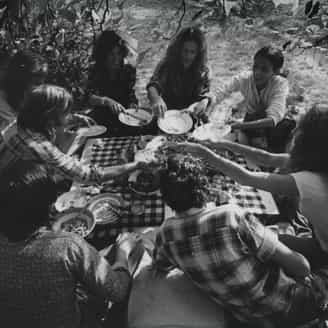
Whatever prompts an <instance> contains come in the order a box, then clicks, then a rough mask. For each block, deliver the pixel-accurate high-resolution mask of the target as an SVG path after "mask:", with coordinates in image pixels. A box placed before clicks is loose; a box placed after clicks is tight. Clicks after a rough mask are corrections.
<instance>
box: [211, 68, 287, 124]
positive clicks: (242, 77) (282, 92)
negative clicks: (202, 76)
mask: <svg viewBox="0 0 328 328" xmlns="http://www.w3.org/2000/svg"><path fill="white" fill-rule="evenodd" d="M233 92H240V93H241V94H242V95H243V97H244V102H245V106H246V112H247V113H248V114H255V113H258V112H264V115H263V116H264V117H270V118H272V119H273V121H274V124H275V125H276V124H277V123H279V122H280V121H281V120H282V119H283V117H284V116H285V114H286V99H287V95H288V92H289V87H288V81H287V80H286V79H285V78H283V77H281V76H278V75H274V76H273V77H272V78H271V79H270V80H269V82H268V84H267V86H266V87H265V88H264V89H262V90H261V91H260V92H259V91H258V90H257V88H256V85H255V81H254V77H253V73H252V72H243V73H241V74H239V75H237V76H235V77H233V78H232V79H231V80H230V81H229V82H228V83H227V84H225V85H222V86H220V87H218V88H217V89H216V90H215V102H216V103H219V102H221V101H222V100H223V99H225V98H226V97H228V96H229V95H230V94H232V93H233Z"/></svg>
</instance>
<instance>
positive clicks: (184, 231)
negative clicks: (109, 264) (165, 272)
mask: <svg viewBox="0 0 328 328" xmlns="http://www.w3.org/2000/svg"><path fill="white" fill-rule="evenodd" d="M160 181H161V192H162V195H163V199H164V202H165V203H166V204H167V205H168V206H170V207H171V208H172V209H173V210H174V211H175V216H173V217H171V218H168V219H167V220H165V221H164V223H163V224H162V226H161V227H160V229H159V231H158V233H157V237H156V251H155V260H156V264H157V266H158V267H159V268H160V269H168V268H172V267H178V268H179V269H180V270H182V271H183V272H184V273H185V274H186V275H187V276H188V277H189V278H190V279H191V280H192V281H193V283H195V284H196V285H197V286H198V287H199V288H200V289H201V290H202V291H204V292H205V293H206V294H207V295H208V296H209V297H211V298H212V299H213V300H214V301H216V302H217V303H218V304H219V305H221V306H222V307H223V308H224V309H225V310H227V311H228V312H230V313H232V314H233V316H234V317H235V318H237V319H238V320H241V321H244V322H247V323H250V324H251V326H252V327H256V326H259V327H263V323H264V322H267V321H270V322H273V323H275V324H278V325H279V324H280V325H279V326H280V327H282V326H283V327H287V326H291V325H293V324H299V323H304V322H306V321H309V320H311V319H313V318H315V317H316V316H317V315H318V313H319V310H318V309H319V305H320V303H321V302H322V298H321V293H318V292H316V291H317V288H315V287H318V286H320V289H321V291H322V292H323V290H324V289H326V288H324V287H325V285H326V284H327V277H328V276H327V273H325V272H324V270H321V271H320V272H315V273H312V275H311V276H310V274H311V271H310V265H309V263H308V261H307V260H306V258H305V257H304V256H303V255H301V254H299V253H297V252H295V251H292V250H291V249H289V248H288V247H287V246H285V245H284V244H283V243H281V242H280V241H279V240H278V238H277V235H276V234H275V233H274V232H273V231H272V230H270V229H269V228H268V227H264V226H263V225H262V224H261V223H260V222H259V221H258V220H256V218H255V217H254V216H252V215H250V214H246V213H244V212H243V211H242V210H241V209H240V208H238V207H236V206H234V205H224V206H220V207H216V208H208V207H207V206H206V200H207V194H208V181H207V178H206V176H205V175H204V168H203V165H202V163H201V161H200V160H198V159H195V158H193V157H191V156H190V155H189V156H185V155H181V154H179V156H177V157H173V158H170V159H169V160H168V163H167V168H166V169H165V170H163V171H162V172H161V180H160ZM309 276H310V277H311V278H310V277H309ZM282 322H283V324H282V325H281V323H282ZM284 324H285V325H284Z"/></svg>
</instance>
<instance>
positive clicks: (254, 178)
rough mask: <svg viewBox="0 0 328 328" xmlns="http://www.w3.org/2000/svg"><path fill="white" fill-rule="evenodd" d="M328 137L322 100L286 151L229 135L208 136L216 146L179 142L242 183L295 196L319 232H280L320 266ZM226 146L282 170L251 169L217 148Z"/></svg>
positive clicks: (327, 230) (326, 249)
mask: <svg viewBox="0 0 328 328" xmlns="http://www.w3.org/2000/svg"><path fill="white" fill-rule="evenodd" d="M326 140H328V105H326V104H317V105H315V106H313V107H312V108H311V109H310V110H309V111H308V112H307V113H306V114H305V116H304V117H303V118H302V119H301V121H300V123H299V125H298V126H297V127H296V129H295V131H294V135H293V140H292V142H291V145H290V151H289V153H286V154H273V153H269V152H267V151H264V150H260V149H256V148H253V147H250V146H246V145H241V144H237V143H234V142H230V141H226V140H222V141H220V142H217V143H211V142H208V141H206V145H207V146H208V147H211V148H213V149H214V151H212V150H210V149H209V148H207V147H205V146H203V145H199V144H195V143H182V144H180V145H178V146H175V147H176V148H177V149H179V148H180V149H183V150H184V151H187V152H189V153H192V154H194V155H196V156H199V157H202V158H204V159H205V160H206V161H207V162H209V163H210V165H211V167H212V168H213V169H215V170H217V171H219V172H222V173H223V174H225V175H227V176H230V177H231V178H232V179H233V180H235V181H236V182H238V183H241V184H243V185H247V186H252V187H254V188H257V189H262V190H266V191H268V192H271V193H272V194H274V195H284V196H286V197H288V198H289V199H291V200H294V201H295V202H296V204H297V206H298V209H299V211H300V213H301V214H302V215H304V216H305V218H306V219H307V220H308V221H309V223H310V224H311V225H312V227H313V235H314V238H301V237H293V236H287V235H282V236H280V238H281V240H282V241H284V242H285V243H286V244H287V245H288V246H289V247H290V248H292V249H295V250H297V251H299V252H300V253H302V254H304V255H305V256H306V257H307V258H308V260H309V261H310V263H311V264H312V265H313V266H314V267H316V266H318V265H321V264H323V263H328V220H327V212H328V153H327V152H326V151H325V148H324V147H323V143H325V142H326ZM221 150H229V151H232V152H234V153H238V154H241V155H243V156H245V157H246V158H248V159H249V160H251V161H252V162H254V163H255V164H257V165H260V166H262V167H263V166H266V167H271V168H272V167H275V168H280V169H281V173H269V172H253V171H250V170H248V169H246V168H244V167H242V166H240V165H239V164H236V163H234V162H232V161H230V160H228V159H226V158H224V157H222V156H220V155H219V154H218V153H216V152H215V151H221ZM282 172H283V173H282Z"/></svg>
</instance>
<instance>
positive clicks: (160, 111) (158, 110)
mask: <svg viewBox="0 0 328 328" xmlns="http://www.w3.org/2000/svg"><path fill="white" fill-rule="evenodd" d="M151 108H152V110H153V111H154V114H155V116H158V117H163V116H164V113H165V112H166V110H167V106H166V104H165V101H164V100H163V98H162V97H160V96H159V97H157V99H156V100H155V101H153V102H152V104H151Z"/></svg>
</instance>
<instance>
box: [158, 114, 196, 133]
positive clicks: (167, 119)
mask: <svg viewBox="0 0 328 328" xmlns="http://www.w3.org/2000/svg"><path fill="white" fill-rule="evenodd" d="M157 124H158V127H159V128H160V129H161V130H162V131H163V132H165V133H168V134H184V133H187V132H188V131H190V130H191V128H192V126H193V120H192V118H191V116H190V114H188V113H186V112H185V111H180V110H175V109H171V110H168V111H166V112H165V114H164V117H162V118H159V119H158V120H157Z"/></svg>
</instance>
